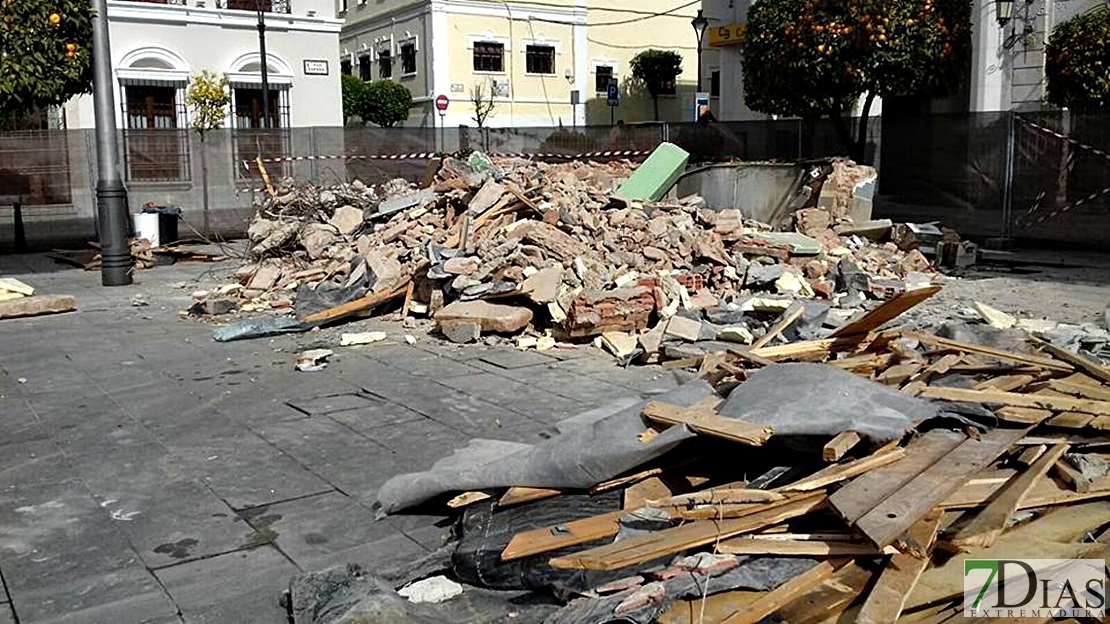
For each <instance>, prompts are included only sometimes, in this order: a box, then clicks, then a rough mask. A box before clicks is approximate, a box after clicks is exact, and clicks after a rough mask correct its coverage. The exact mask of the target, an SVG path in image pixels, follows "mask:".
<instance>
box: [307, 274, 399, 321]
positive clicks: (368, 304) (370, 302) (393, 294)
mask: <svg viewBox="0 0 1110 624" xmlns="http://www.w3.org/2000/svg"><path fill="white" fill-rule="evenodd" d="M411 279H412V278H409V279H406V280H405V283H404V284H402V285H401V286H398V287H397V288H395V289H393V290H389V291H385V292H380V293H373V294H370V295H366V296H365V297H359V298H358V299H355V300H354V301H348V302H347V303H343V304H340V305H337V306H335V307H334V308H328V309H327V310H323V311H321V312H317V313H315V314H309V315H308V316H306V317H304V318H302V319H301V322H302V323H305V324H306V325H323V324H325V323H332V322H334V321H338V320H340V319H345V318H347V317H348V316H353V315H355V314H358V313H359V312H363V311H365V310H369V309H371V308H376V307H378V306H380V305H382V304H383V303H388V302H390V301H393V300H394V299H398V298H400V297H403V296H404V295H405V293H406V292H407V291H408V286H409V281H410V280H411Z"/></svg>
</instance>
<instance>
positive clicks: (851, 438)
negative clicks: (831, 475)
mask: <svg viewBox="0 0 1110 624" xmlns="http://www.w3.org/2000/svg"><path fill="white" fill-rule="evenodd" d="M862 439H863V436H861V435H860V434H859V433H858V432H856V431H841V432H840V433H838V434H836V437H835V438H833V439H831V440H829V441H828V442H827V443H826V444H825V446H824V448H822V449H821V459H824V460H825V461H827V462H835V461H840V459H841V458H842V457H844V454H845V453H847V452H848V451H850V450H852V448H853V447H855V445H857V444H859V443H860V440H862Z"/></svg>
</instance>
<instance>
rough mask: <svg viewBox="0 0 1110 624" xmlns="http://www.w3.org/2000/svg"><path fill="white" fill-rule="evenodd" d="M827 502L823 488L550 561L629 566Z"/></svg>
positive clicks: (572, 565) (555, 564)
mask: <svg viewBox="0 0 1110 624" xmlns="http://www.w3.org/2000/svg"><path fill="white" fill-rule="evenodd" d="M824 504H825V494H824V493H823V492H814V493H811V494H803V495H801V496H797V497H793V498H789V499H787V500H785V501H779V502H776V503H768V504H767V505H764V506H763V507H762V509H761V510H760V511H756V512H755V513H751V514H749V515H747V516H744V517H741V518H732V519H728V520H720V521H713V522H691V523H689V524H684V525H682V526H677V527H673V528H670V529H663V530H662V531H654V532H652V533H650V534H648V535H641V536H637V537H630V538H628V539H626V540H621V541H619V542H614V543H612V544H607V545H605V546H599V547H597V548H591V549H589V550H584V551H582V552H578V553H573V554H569V555H565V556H562V557H556V558H554V559H552V560H551V561H550V562H549V563H550V565H551V567H553V568H559V569H583V570H617V569H620V568H623V567H626V566H632V565H638V564H641V563H645V562H648V561H653V560H655V559H659V558H661V557H665V556H667V555H670V554H674V553H677V552H682V551H684V550H689V549H691V548H698V547H701V546H706V545H709V544H712V543H714V542H716V541H719V540H723V539H728V538H730V537H735V536H737V535H741V534H744V533H751V532H753V531H758V530H759V529H762V528H764V527H767V526H771V525H773V524H778V523H780V522H785V521H786V520H789V519H791V518H797V517H798V516H803V515H805V514H808V513H811V512H813V511H816V510H818V509H821V508H822V507H823V506H824ZM622 513H623V512H622Z"/></svg>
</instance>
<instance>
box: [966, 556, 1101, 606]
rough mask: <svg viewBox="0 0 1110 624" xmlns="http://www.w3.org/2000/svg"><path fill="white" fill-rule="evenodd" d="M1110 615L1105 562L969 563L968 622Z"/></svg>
mask: <svg viewBox="0 0 1110 624" xmlns="http://www.w3.org/2000/svg"><path fill="white" fill-rule="evenodd" d="M1105 613H1106V562H1105V561H1103V560H1102V559H967V560H965V561H964V616H965V617H989V618H993V617H1004V618H1042V617H1057V618H1090V617H1102V616H1103V615H1104V614H1105Z"/></svg>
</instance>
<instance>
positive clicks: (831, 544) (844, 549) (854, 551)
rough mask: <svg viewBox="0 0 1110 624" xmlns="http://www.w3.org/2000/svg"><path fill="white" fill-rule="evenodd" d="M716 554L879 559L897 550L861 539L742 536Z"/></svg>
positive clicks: (722, 546) (725, 543)
mask: <svg viewBox="0 0 1110 624" xmlns="http://www.w3.org/2000/svg"><path fill="white" fill-rule="evenodd" d="M717 552H719V553H725V554H727V555H760V556H772V555H773V556H779V557H878V556H881V555H892V554H895V553H897V552H898V550H897V549H896V548H894V547H893V546H888V547H886V548H885V549H884V548H878V547H876V546H875V545H874V544H872V543H870V542H867V541H858V540H857V541H851V542H849V541H844V540H768V539H754V538H752V537H748V536H743V537H734V538H732V539H730V540H725V541H723V542H721V543H720V544H718V545H717Z"/></svg>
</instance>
